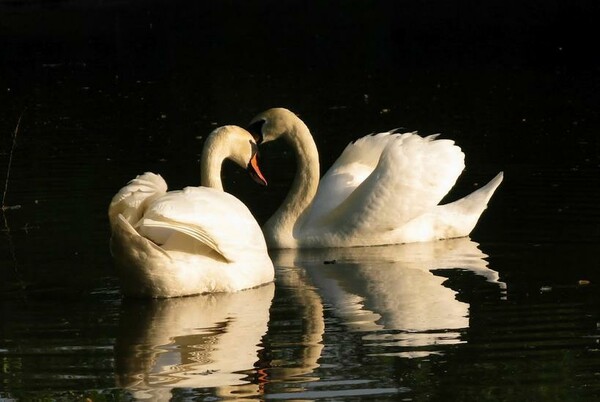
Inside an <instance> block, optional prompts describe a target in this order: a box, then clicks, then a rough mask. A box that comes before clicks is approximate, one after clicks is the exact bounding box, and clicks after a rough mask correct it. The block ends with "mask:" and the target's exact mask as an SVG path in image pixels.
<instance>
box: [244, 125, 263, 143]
mask: <svg viewBox="0 0 600 402" xmlns="http://www.w3.org/2000/svg"><path fill="white" fill-rule="evenodd" d="M264 124H265V120H264V119H260V120H257V121H255V122H252V123H250V125H249V126H248V131H249V132H250V134H252V137H254V141H256V143H257V144H260V143H261V142H263V139H264V137H263V133H262V127H263V125H264Z"/></svg>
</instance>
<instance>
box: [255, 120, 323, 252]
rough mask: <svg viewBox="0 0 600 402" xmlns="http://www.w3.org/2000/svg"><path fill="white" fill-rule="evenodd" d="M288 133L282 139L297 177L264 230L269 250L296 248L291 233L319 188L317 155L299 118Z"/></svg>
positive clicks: (292, 122)
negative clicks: (293, 160)
mask: <svg viewBox="0 0 600 402" xmlns="http://www.w3.org/2000/svg"><path fill="white" fill-rule="evenodd" d="M292 119H293V121H291V122H290V123H291V124H290V126H289V129H288V131H286V132H285V133H283V134H282V135H281V136H282V137H283V138H285V139H286V140H287V142H288V143H289V144H290V146H291V147H292V149H293V150H294V153H295V155H296V175H295V177H294V181H293V182H292V185H291V187H290V190H289V192H288V194H287V196H286V198H285V200H284V202H283V203H282V204H281V206H280V207H279V209H277V211H275V213H274V214H273V216H271V218H270V219H269V220H268V221H267V222H266V223H265V225H264V227H263V229H264V232H265V236H266V240H267V243H268V244H269V245H270V246H276V247H280V248H288V247H294V246H295V240H294V238H293V233H294V229H295V228H297V227H298V225H299V224H301V222H300V221H301V219H302V217H303V216H302V215H303V214H304V213H305V212H307V211H308V209H309V207H310V205H311V203H312V200H313V198H314V197H315V194H316V193H317V188H318V186H319V174H320V169H319V153H318V151H317V146H316V145H315V142H314V140H313V137H312V135H311V134H310V130H309V129H308V127H307V126H306V124H304V122H303V121H302V120H300V119H299V118H298V117H296V116H293V117H292Z"/></svg>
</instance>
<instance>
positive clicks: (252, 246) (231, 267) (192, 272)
mask: <svg viewBox="0 0 600 402" xmlns="http://www.w3.org/2000/svg"><path fill="white" fill-rule="evenodd" d="M225 158H229V159H232V160H233V161H234V162H236V163H237V164H239V165H240V166H243V167H248V168H249V170H250V171H251V172H252V174H253V175H254V177H255V178H257V179H258V180H259V181H262V182H264V179H263V178H262V174H261V173H260V170H258V167H257V165H256V143H255V142H254V139H253V138H252V136H251V135H250V133H248V132H247V131H246V130H244V129H242V128H240V127H237V126H224V127H220V128H218V129H216V130H214V131H213V132H212V133H211V134H210V136H209V137H208V138H207V139H206V143H205V145H204V148H203V151H202V157H201V169H202V176H201V181H202V185H203V186H208V187H186V188H184V189H183V190H180V191H170V192H167V184H166V183H165V181H164V180H163V178H162V177H161V176H159V175H157V174H153V173H144V174H143V175H141V176H138V177H136V178H135V179H133V180H132V181H131V182H129V184H127V185H126V186H125V187H123V188H122V189H121V190H120V191H119V192H118V193H117V194H116V195H115V196H114V197H113V199H112V202H111V203H110V206H109V211H108V215H109V221H110V224H111V230H112V237H111V252H112V254H113V256H114V257H115V260H116V263H117V267H118V272H119V275H120V278H121V283H122V289H123V292H124V293H125V295H129V296H144V297H155V298H162V297H174V296H185V295H192V294H199V293H208V292H234V291H238V290H242V289H247V288H252V287H256V286H258V285H261V284H264V283H267V282H271V281H272V280H273V277H274V269H273V263H272V262H271V259H270V258H269V255H268V254H267V248H266V244H265V240H264V237H263V234H262V232H261V230H260V227H259V225H258V223H257V222H256V220H255V219H254V217H253V216H252V214H251V213H250V211H249V210H248V208H247V207H246V206H245V205H244V204H243V203H242V202H241V201H239V200H238V199H237V198H235V197H234V196H232V195H231V194H228V193H226V192H224V191H223V186H222V183H221V165H222V163H223V161H224V159H225ZM264 183H265V184H266V182H264ZM209 187H212V188H209Z"/></svg>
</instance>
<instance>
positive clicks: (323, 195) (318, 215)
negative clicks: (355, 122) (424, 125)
mask: <svg viewBox="0 0 600 402" xmlns="http://www.w3.org/2000/svg"><path fill="white" fill-rule="evenodd" d="M398 136H399V135H398V134H393V133H392V132H385V133H379V134H375V135H367V136H365V137H362V138H359V139H358V140H356V141H354V142H352V143H350V144H348V145H347V146H346V149H344V151H343V152H342V154H341V155H340V156H339V158H338V159H337V160H336V161H335V163H334V164H333V165H332V166H331V167H330V168H329V170H327V172H326V173H325V175H323V178H322V179H321V181H320V183H319V189H318V191H317V194H316V195H315V199H314V200H313V204H312V207H311V210H310V215H309V217H308V219H307V221H306V225H308V226H311V225H318V224H319V221H320V220H321V219H322V218H323V217H325V216H327V215H328V214H329V213H330V212H331V211H333V210H334V209H335V208H337V207H338V206H339V205H340V204H341V203H342V202H343V201H344V200H345V199H346V198H348V196H349V195H350V194H351V193H352V192H353V191H354V190H355V189H356V187H358V186H359V185H360V184H361V183H362V182H363V181H364V180H365V179H366V178H367V177H369V175H370V174H371V173H372V172H373V170H374V169H375V167H377V163H378V162H379V158H380V157H381V153H382V152H383V150H384V149H385V148H386V147H387V146H388V144H390V143H391V142H392V141H394V139H395V138H396V137H398Z"/></svg>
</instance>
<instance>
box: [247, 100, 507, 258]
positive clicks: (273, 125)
mask: <svg viewBox="0 0 600 402" xmlns="http://www.w3.org/2000/svg"><path fill="white" fill-rule="evenodd" d="M249 130H250V131H251V132H252V133H253V135H254V137H255V138H256V139H257V142H258V143H260V142H261V141H262V142H267V141H272V140H275V139H277V138H279V137H282V138H285V139H286V140H287V142H288V143H289V144H290V145H291V147H292V148H293V150H294V152H295V153H296V162H297V169H296V177H295V179H294V181H293V183H292V186H291V189H290V190H289V193H288V195H287V197H286V198H285V201H284V202H283V204H282V205H281V206H280V207H279V209H278V210H277V211H276V212H275V214H273V216H272V217H271V218H270V219H269V220H268V221H267V222H266V224H265V225H264V226H263V232H264V234H265V238H266V240H267V244H268V246H269V247H271V248H308V247H317V248H318V247H353V246H374V245H384V244H399V243H411V242H421V241H431V240H438V239H447V238H454V237H463V236H467V235H468V234H469V233H470V232H471V231H472V230H473V228H474V227H475V224H476V223H477V220H478V219H479V217H480V215H481V213H482V212H483V210H484V209H485V208H486V206H487V203H488V201H489V199H490V197H491V196H492V194H493V193H494V191H495V190H496V188H497V187H498V185H499V184H500V182H501V181H502V178H503V173H502V172H500V173H499V174H498V175H497V176H496V177H495V178H494V179H492V180H491V181H490V182H489V183H488V184H487V185H485V186H484V187H482V188H480V189H478V190H476V191H475V192H473V193H471V194H470V195H468V196H466V197H464V198H462V199H460V200H458V201H455V202H452V203H450V204H445V205H438V203H439V202H440V201H441V199H442V198H443V197H444V196H445V195H446V194H447V193H448V191H449V190H450V189H451V188H452V186H453V185H454V183H455V182H456V179H457V178H458V176H459V175H460V173H461V172H462V170H463V169H464V167H465V166H464V154H463V153H462V151H461V150H460V148H459V147H458V146H456V145H454V142H453V141H451V140H438V139H436V136H429V137H425V138H423V137H420V136H419V135H417V134H416V133H405V134H396V133H394V132H387V133H380V134H376V135H371V136H366V137H363V138H361V139H359V140H357V141H355V142H353V143H351V144H349V145H348V146H347V147H346V149H345V150H344V152H343V153H342V155H340V157H339V158H338V159H337V161H336V162H335V163H334V164H333V166H332V167H331V168H330V169H329V170H328V171H327V173H325V175H324V176H323V179H322V180H321V183H319V155H318V152H317V147H316V145H315V142H314V140H313V138H312V136H311V134H310V131H309V129H308V127H307V126H306V125H305V124H304V122H303V121H302V120H300V119H299V118H298V117H297V116H296V115H295V114H294V113H292V112H290V111H289V110H287V109H283V108H274V109H269V110H267V111H265V112H263V113H260V114H259V115H257V116H256V117H255V118H254V119H253V120H252V121H251V122H250V126H249Z"/></svg>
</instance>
